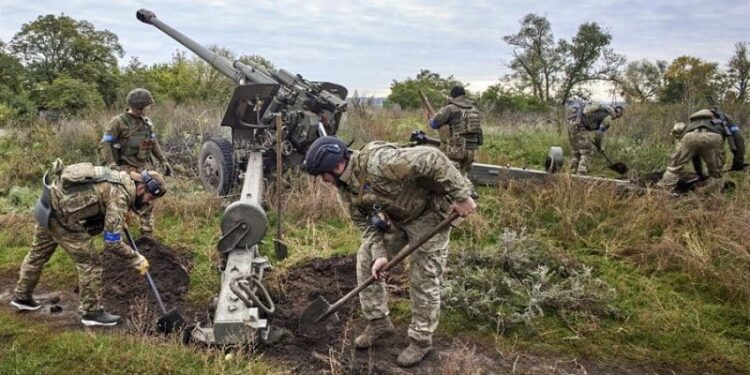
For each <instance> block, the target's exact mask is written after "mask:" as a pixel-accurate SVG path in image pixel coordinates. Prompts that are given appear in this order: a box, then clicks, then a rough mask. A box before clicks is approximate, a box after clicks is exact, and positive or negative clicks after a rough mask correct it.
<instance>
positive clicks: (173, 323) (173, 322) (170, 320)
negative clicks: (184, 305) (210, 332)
mask: <svg viewBox="0 0 750 375" xmlns="http://www.w3.org/2000/svg"><path fill="white" fill-rule="evenodd" d="M184 326H185V320H184V319H182V315H180V313H179V312H177V310H176V309H172V310H169V311H167V313H166V314H164V315H162V316H161V317H159V320H157V321H156V328H157V329H158V330H159V332H161V333H164V334H165V335H168V334H170V333H172V332H175V331H179V330H180V329H182V327H184Z"/></svg>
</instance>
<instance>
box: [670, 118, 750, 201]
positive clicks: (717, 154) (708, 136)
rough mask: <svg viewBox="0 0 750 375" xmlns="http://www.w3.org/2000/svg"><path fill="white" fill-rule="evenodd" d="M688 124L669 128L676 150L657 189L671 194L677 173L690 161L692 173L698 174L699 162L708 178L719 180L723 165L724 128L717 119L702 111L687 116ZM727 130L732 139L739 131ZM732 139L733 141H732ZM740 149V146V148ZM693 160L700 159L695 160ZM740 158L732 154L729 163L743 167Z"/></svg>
mask: <svg viewBox="0 0 750 375" xmlns="http://www.w3.org/2000/svg"><path fill="white" fill-rule="evenodd" d="M689 119H690V123H689V124H687V125H685V124H684V123H677V124H675V126H674V127H673V128H672V136H674V137H675V138H676V139H677V147H676V150H675V152H674V154H672V160H671V162H670V164H669V167H667V170H666V171H665V172H664V175H663V176H662V178H661V180H660V181H659V183H658V186H660V187H662V188H665V189H669V190H671V191H674V189H675V187H677V184H678V182H679V180H680V172H681V171H682V169H683V168H684V167H685V165H687V163H689V162H691V161H692V162H693V165H694V166H695V169H696V173H698V174H699V175H702V174H703V172H702V168H701V167H700V166H701V165H702V164H701V160H702V161H704V162H705V163H706V169H708V176H707V177H708V178H718V179H720V178H721V174H722V170H721V169H722V168H723V165H724V136H725V134H726V130H727V129H726V128H725V125H724V124H723V122H722V121H721V119H720V118H719V117H718V116H716V114H715V113H714V112H713V111H711V110H709V109H702V110H700V111H698V112H696V113H694V114H692V115H691V116H690V118H689ZM734 129H736V130H732V129H731V128H730V129H729V131H730V133H732V135H733V136H734V135H735V134H739V129H738V128H737V127H736V126H734ZM735 139H736V138H735ZM742 149H743V150H744V144H743V146H742ZM696 157H698V158H700V159H697V158H696ZM743 157H744V155H742V156H740V157H739V158H738V157H737V155H736V154H735V161H734V163H733V164H739V165H738V168H740V169H741V168H743V167H744V166H743V164H744V159H743Z"/></svg>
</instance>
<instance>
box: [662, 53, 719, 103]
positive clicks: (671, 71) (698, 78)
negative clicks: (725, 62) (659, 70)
mask: <svg viewBox="0 0 750 375" xmlns="http://www.w3.org/2000/svg"><path fill="white" fill-rule="evenodd" d="M718 73H719V72H718V65H717V64H716V63H710V62H707V61H704V60H701V59H699V58H697V57H692V56H680V57H678V58H676V59H675V60H674V61H672V63H671V64H670V65H669V67H668V68H667V71H666V73H665V74H664V77H665V82H666V84H665V86H664V90H663V92H662V94H661V96H660V100H661V101H662V102H667V103H677V102H689V103H697V102H700V101H702V100H703V98H704V97H705V96H706V95H711V96H713V95H715V94H716V92H717V90H716V88H717V79H718V78H719V77H718Z"/></svg>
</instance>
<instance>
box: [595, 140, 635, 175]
mask: <svg viewBox="0 0 750 375" xmlns="http://www.w3.org/2000/svg"><path fill="white" fill-rule="evenodd" d="M591 144H593V145H594V148H596V150H597V151H599V153H600V154H602V156H604V159H605V160H606V161H607V167H608V168H609V169H611V170H613V171H615V172H617V173H619V174H625V173H628V170H629V168H628V166H627V165H625V163H621V162H619V161H618V162H615V163H613V162H612V160H610V159H609V156H607V154H605V153H604V150H602V148H601V147H600V146H599V145H597V144H596V143H594V142H591Z"/></svg>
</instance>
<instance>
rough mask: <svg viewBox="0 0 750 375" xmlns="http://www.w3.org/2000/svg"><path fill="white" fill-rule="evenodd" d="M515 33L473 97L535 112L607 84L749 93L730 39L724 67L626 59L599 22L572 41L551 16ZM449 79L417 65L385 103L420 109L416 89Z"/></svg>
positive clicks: (747, 68) (644, 91) (742, 47)
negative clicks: (506, 55)
mask: <svg viewBox="0 0 750 375" xmlns="http://www.w3.org/2000/svg"><path fill="white" fill-rule="evenodd" d="M520 24H521V27H520V29H519V31H518V32H517V33H515V34H512V35H506V36H504V37H503V38H502V39H503V41H504V42H505V43H506V44H507V45H508V46H509V47H510V48H511V54H512V58H511V59H510V61H508V62H507V63H506V64H504V65H505V67H506V68H507V69H508V70H509V73H508V74H506V75H505V76H503V77H501V79H500V82H499V83H498V84H496V85H493V86H490V87H489V88H488V89H487V90H485V91H484V92H483V93H481V96H480V97H479V98H478V99H479V100H480V102H481V103H482V104H484V105H485V106H488V107H490V108H500V109H511V110H521V111H525V110H526V111H539V110H544V109H546V108H548V107H549V106H554V105H566V104H568V103H569V102H570V101H571V100H580V99H584V100H585V99H586V98H590V97H591V95H592V93H591V86H592V84H602V83H606V84H608V85H610V86H611V87H612V90H613V92H614V93H616V94H619V96H620V97H622V98H623V99H624V100H625V101H626V102H630V103H633V102H659V103H678V102H690V103H692V104H696V103H698V102H701V101H703V100H704V98H705V96H707V95H710V96H713V97H714V98H717V99H718V100H721V101H732V102H736V103H745V102H747V101H748V99H750V98H749V97H750V94H749V93H748V83H750V59H748V53H747V49H748V42H738V43H736V44H735V51H734V56H732V58H731V59H730V60H729V61H728V62H727V64H726V66H725V67H721V66H719V64H718V63H715V62H709V61H705V60H703V59H700V58H697V57H693V56H680V57H677V58H676V59H674V60H673V61H672V62H671V63H668V62H666V61H661V60H659V61H649V60H639V61H631V62H627V60H626V58H625V56H623V55H621V54H618V53H616V52H615V51H614V50H613V49H612V48H611V47H610V45H611V42H612V35H611V34H610V33H609V31H607V30H606V29H605V28H603V27H602V26H601V25H599V24H598V23H596V22H586V23H583V24H581V25H579V27H578V30H577V32H576V34H575V35H574V36H573V37H572V38H571V39H570V40H566V39H555V36H554V34H553V32H552V25H551V23H550V21H549V20H548V19H547V18H546V17H543V16H539V15H536V14H528V15H526V16H525V17H524V18H523V19H522V20H521V22H520ZM455 82H457V80H456V79H455V78H454V77H453V76H450V77H447V78H441V77H440V76H439V75H438V74H436V73H433V72H429V71H427V70H422V71H421V72H420V73H419V74H417V76H416V78H408V79H406V80H403V81H396V80H394V81H393V83H392V84H391V95H390V96H389V97H388V102H389V103H391V104H398V105H399V106H401V107H402V108H418V107H419V101H418V98H417V96H416V90H423V91H424V92H426V93H430V94H428V96H431V98H436V100H441V101H444V99H440V98H444V97H445V96H446V95H447V93H448V90H449V89H450V87H448V88H447V89H446V86H450V85H451V84H452V83H455Z"/></svg>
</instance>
